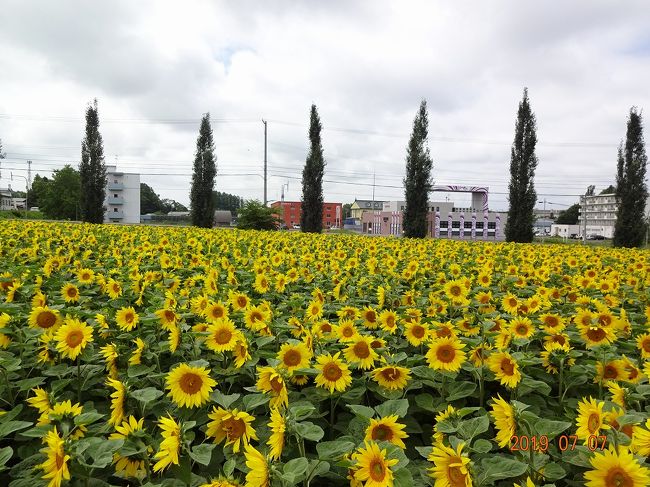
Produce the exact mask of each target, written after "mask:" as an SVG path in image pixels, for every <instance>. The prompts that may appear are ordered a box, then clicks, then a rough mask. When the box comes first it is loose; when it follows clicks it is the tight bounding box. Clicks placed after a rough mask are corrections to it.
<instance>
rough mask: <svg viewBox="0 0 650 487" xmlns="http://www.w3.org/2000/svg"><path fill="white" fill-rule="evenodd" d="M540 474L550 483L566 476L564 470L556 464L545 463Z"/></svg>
mask: <svg viewBox="0 0 650 487" xmlns="http://www.w3.org/2000/svg"><path fill="white" fill-rule="evenodd" d="M542 473H543V474H544V478H545V479H546V480H550V481H555V480H559V479H561V478H564V477H565V476H566V470H564V469H563V468H562V466H561V465H559V464H557V463H547V464H546V465H544V468H543V469H542Z"/></svg>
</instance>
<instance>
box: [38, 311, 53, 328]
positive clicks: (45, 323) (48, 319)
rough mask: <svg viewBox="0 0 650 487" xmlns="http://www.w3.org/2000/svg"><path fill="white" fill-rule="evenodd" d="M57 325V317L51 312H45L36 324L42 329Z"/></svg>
mask: <svg viewBox="0 0 650 487" xmlns="http://www.w3.org/2000/svg"><path fill="white" fill-rule="evenodd" d="M55 323H56V315H55V314H54V313H52V312H51V311H43V312H41V313H39V314H38V316H37V317H36V324H37V325H38V326H39V327H40V328H52V327H53V326H54V324H55Z"/></svg>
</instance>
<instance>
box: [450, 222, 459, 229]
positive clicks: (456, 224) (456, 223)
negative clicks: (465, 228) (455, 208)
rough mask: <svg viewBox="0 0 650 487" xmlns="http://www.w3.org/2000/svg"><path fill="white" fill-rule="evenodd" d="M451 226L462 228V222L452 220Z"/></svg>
mask: <svg viewBox="0 0 650 487" xmlns="http://www.w3.org/2000/svg"><path fill="white" fill-rule="evenodd" d="M451 228H460V222H458V221H457V222H451Z"/></svg>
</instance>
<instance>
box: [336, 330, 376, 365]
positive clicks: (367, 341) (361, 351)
mask: <svg viewBox="0 0 650 487" xmlns="http://www.w3.org/2000/svg"><path fill="white" fill-rule="evenodd" d="M343 355H344V356H345V360H347V361H348V362H350V363H351V364H356V365H357V366H358V367H359V368H360V369H363V370H368V369H371V368H372V366H373V365H374V363H375V360H377V359H378V358H379V355H378V354H377V352H375V351H374V350H373V348H372V338H371V337H369V336H362V335H357V337H356V338H355V340H354V341H353V342H352V343H350V344H349V345H348V346H347V348H346V349H345V350H343Z"/></svg>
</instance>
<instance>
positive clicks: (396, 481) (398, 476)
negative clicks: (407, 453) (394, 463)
mask: <svg viewBox="0 0 650 487" xmlns="http://www.w3.org/2000/svg"><path fill="white" fill-rule="evenodd" d="M393 485H413V475H412V474H411V471H410V470H409V469H408V468H402V469H400V470H398V471H397V472H395V475H394V476H393Z"/></svg>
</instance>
